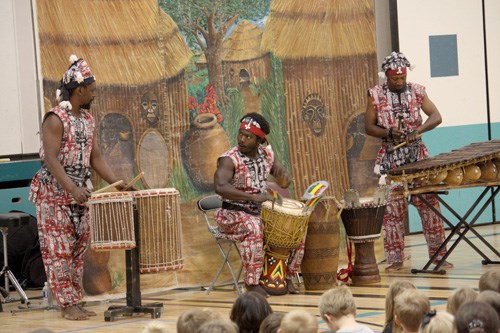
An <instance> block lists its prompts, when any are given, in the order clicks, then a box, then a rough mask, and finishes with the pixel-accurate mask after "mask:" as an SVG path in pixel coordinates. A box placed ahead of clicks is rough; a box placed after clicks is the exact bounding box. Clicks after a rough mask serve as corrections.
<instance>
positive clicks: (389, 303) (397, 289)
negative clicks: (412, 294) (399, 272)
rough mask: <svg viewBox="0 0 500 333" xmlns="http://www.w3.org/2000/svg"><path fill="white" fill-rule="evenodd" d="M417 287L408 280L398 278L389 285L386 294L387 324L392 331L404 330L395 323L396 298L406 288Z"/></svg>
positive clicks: (393, 332)
mask: <svg viewBox="0 0 500 333" xmlns="http://www.w3.org/2000/svg"><path fill="white" fill-rule="evenodd" d="M407 289H416V288H415V285H414V284H413V283H411V282H410V281H408V280H396V281H394V282H393V283H391V285H390V286H389V289H388V290H387V294H386V295H385V325H386V326H390V327H391V329H389V330H388V331H391V332H392V333H398V332H402V331H403V330H402V329H401V328H400V327H399V326H397V325H395V324H394V298H396V296H398V295H399V294H401V293H402V292H403V291H404V290H407Z"/></svg>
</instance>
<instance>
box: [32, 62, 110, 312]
mask: <svg viewBox="0 0 500 333" xmlns="http://www.w3.org/2000/svg"><path fill="white" fill-rule="evenodd" d="M70 64H71V65H70V66H69V68H68V69H67V70H66V72H65V73H64V75H63V78H62V79H61V82H60V87H59V89H58V90H57V93H56V99H57V100H58V102H59V105H57V106H56V107H54V108H52V109H51V110H50V111H49V112H47V113H46V114H45V116H44V119H43V123H42V131H41V133H42V135H41V139H42V143H41V147H40V159H41V161H42V167H41V169H40V170H39V171H38V172H37V173H36V174H35V176H34V178H33V180H32V182H31V188H30V200H31V201H32V202H33V203H34V204H35V206H36V212H37V219H38V220H37V224H38V236H39V238H40V249H41V252H42V259H43V263H44V266H45V273H46V275H47V281H48V282H49V285H50V287H51V290H52V293H53V295H54V299H55V300H56V301H57V303H58V305H59V307H60V308H61V313H62V316H63V317H64V318H66V319H69V320H85V319H88V317H89V316H91V315H95V313H94V312H92V311H88V310H86V309H84V308H83V306H82V299H83V293H82V289H81V288H82V287H81V286H82V274H83V260H84V255H85V251H86V250H87V247H88V245H89V238H90V222H89V213H88V212H89V211H88V207H87V206H85V205H84V203H85V202H86V201H87V200H88V198H89V197H90V195H91V187H92V186H91V185H92V184H91V182H90V175H91V168H92V169H94V170H95V171H96V172H97V173H98V174H99V175H100V176H101V177H102V178H103V179H104V180H105V181H107V182H108V183H114V182H116V181H117V180H118V179H117V178H116V177H115V175H114V173H113V172H112V171H111V169H110V167H109V166H108V164H107V163H106V161H105V160H104V158H103V157H102V155H101V153H100V151H99V149H98V146H97V145H96V143H95V140H94V129H95V121H94V117H93V116H92V115H91V114H90V113H89V111H88V110H89V108H90V105H91V103H92V101H93V100H94V98H95V96H96V82H95V81H96V80H95V77H94V75H93V74H92V72H91V70H90V67H89V66H88V64H87V62H86V61H85V60H83V59H81V58H78V57H76V56H74V55H72V56H71V57H70Z"/></svg>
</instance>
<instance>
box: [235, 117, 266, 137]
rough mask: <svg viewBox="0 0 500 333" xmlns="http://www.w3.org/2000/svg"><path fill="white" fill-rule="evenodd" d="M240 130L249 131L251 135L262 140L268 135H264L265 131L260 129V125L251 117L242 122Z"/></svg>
mask: <svg viewBox="0 0 500 333" xmlns="http://www.w3.org/2000/svg"><path fill="white" fill-rule="evenodd" d="M240 129H243V130H245V131H249V132H250V133H252V134H255V135H256V136H258V137H259V138H261V139H265V138H266V133H264V131H263V130H262V129H261V128H260V125H259V123H258V122H256V121H255V120H253V119H252V118H250V117H246V118H245V119H243V120H242V121H241V124H240Z"/></svg>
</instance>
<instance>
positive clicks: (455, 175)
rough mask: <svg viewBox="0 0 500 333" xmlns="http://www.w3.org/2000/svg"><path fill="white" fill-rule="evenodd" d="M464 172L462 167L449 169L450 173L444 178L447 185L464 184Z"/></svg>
mask: <svg viewBox="0 0 500 333" xmlns="http://www.w3.org/2000/svg"><path fill="white" fill-rule="evenodd" d="M463 179H464V173H463V171H462V169H461V168H456V169H452V170H449V171H448V175H447V176H446V178H445V179H444V180H443V183H445V184H446V185H451V186H457V185H460V184H462V181H463Z"/></svg>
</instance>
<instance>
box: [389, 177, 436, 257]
mask: <svg viewBox="0 0 500 333" xmlns="http://www.w3.org/2000/svg"><path fill="white" fill-rule="evenodd" d="M400 190H401V187H400V186H395V187H393V188H392V190H391V193H390V196H389V202H388V204H387V208H386V211H385V215H384V229H385V238H384V250H385V258H386V260H387V263H388V264H389V265H390V264H393V263H395V262H403V260H404V257H405V256H404V247H405V244H404V234H405V228H404V221H405V219H406V214H407V212H408V201H407V199H406V197H405V196H403V195H402V194H395V193H394V192H395V191H400ZM423 197H424V198H425V200H426V201H427V202H429V203H430V204H431V205H432V207H434V208H436V210H438V211H440V206H439V201H438V200H437V199H436V198H435V197H434V196H432V195H423ZM410 203H411V204H412V205H414V206H415V208H417V210H418V213H419V215H420V219H421V220H422V229H423V233H424V237H425V240H426V242H427V250H428V253H429V257H432V256H433V255H434V254H435V253H436V251H437V250H438V248H439V246H440V245H441V244H442V243H443V242H444V240H445V238H446V237H445V232H444V226H443V220H442V219H441V218H440V217H439V216H438V215H437V214H436V213H435V212H434V211H432V210H431V209H430V208H429V207H428V206H427V205H426V204H425V203H424V202H423V201H422V200H421V199H419V198H417V197H415V196H412V197H411V199H410ZM445 254H446V249H443V251H441V253H439V255H438V257H437V258H436V260H439V259H441V258H442V257H443V256H444V255H445Z"/></svg>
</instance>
